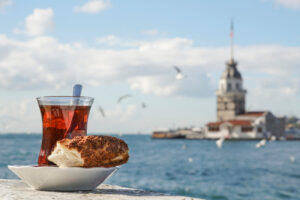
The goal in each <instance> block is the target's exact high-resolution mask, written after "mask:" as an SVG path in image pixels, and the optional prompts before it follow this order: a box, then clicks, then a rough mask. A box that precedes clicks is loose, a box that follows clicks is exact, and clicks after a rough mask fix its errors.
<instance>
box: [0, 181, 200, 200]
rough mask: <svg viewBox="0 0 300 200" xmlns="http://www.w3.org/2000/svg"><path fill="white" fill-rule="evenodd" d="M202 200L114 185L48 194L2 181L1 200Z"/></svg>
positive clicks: (12, 182) (0, 186) (16, 182)
mask: <svg viewBox="0 0 300 200" xmlns="http://www.w3.org/2000/svg"><path fill="white" fill-rule="evenodd" d="M41 199H43V200H142V199H145V200H151V199H152V200H154V199H155V200H156V199H157V200H200V199H196V198H191V197H180V196H168V195H164V194H160V193H155V192H148V191H143V190H137V189H132V188H125V187H120V186H114V185H106V184H102V185H100V186H99V187H98V188H97V189H96V190H93V191H88V192H47V191H37V190H33V189H31V188H30V187H28V186H27V185H26V184H25V183H24V182H22V181H20V180H6V179H0V200H41Z"/></svg>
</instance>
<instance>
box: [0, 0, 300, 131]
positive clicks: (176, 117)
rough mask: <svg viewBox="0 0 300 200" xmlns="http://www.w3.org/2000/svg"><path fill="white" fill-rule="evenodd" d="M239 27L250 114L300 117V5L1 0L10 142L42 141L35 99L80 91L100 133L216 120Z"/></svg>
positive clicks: (1, 110) (2, 98)
mask: <svg viewBox="0 0 300 200" xmlns="http://www.w3.org/2000/svg"><path fill="white" fill-rule="evenodd" d="M231 20H233V21H234V58H235V59H236V61H237V62H238V69H239V71H240V72H241V73H242V76H243V81H244V87H245V89H246V90H247V100H246V108H247V110H253V111H257V110H269V111H272V112H273V113H274V114H275V115H277V116H291V115H296V116H300V109H299V108H300V107H299V105H298V104H299V102H300V101H299V100H300V77H299V74H300V0H243V1H239V0H227V1H217V0H210V1H204V0H201V1H199V0H189V1H183V0H176V1H174V0H164V1H160V0H151V1H138V0H127V1H120V0H119V1H117V0H72V1H71V0H65V1H60V0H51V1H50V0H30V1H21V0H0V24H1V28H0V133H41V131H42V123H41V116H40V111H39V107H38V104H37V102H36V97H38V96H46V95H71V94H72V86H73V85H74V84H76V83H80V84H82V85H83V94H82V95H85V96H91V97H94V98H95V101H94V104H93V106H92V109H91V113H90V116H89V124H88V132H89V134H93V133H151V132H152V131H153V130H156V129H167V128H178V127H190V126H195V127H201V126H203V125H205V124H206V123H207V122H209V121H214V120H216V97H215V92H216V90H217V88H218V81H219V79H220V76H221V74H222V72H223V71H224V70H225V62H226V61H227V60H228V59H229V58H230V47H229V44H230V37H229V32H230V21H231ZM174 65H176V66H179V67H180V68H181V70H182V72H183V74H184V75H185V76H186V77H185V78H184V79H182V80H176V79H175V75H176V72H175V70H174V68H173V66H174ZM125 94H131V95H132V97H130V98H127V99H124V100H123V101H122V102H121V103H119V104H118V103H117V99H118V98H119V96H122V95H125ZM142 103H144V104H146V108H143V107H142ZM99 106H101V107H102V108H103V109H104V111H105V114H106V116H105V118H104V117H102V115H101V114H100V112H99Z"/></svg>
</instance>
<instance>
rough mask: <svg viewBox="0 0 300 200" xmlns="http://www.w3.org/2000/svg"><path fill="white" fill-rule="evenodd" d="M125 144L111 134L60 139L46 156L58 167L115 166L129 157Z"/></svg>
mask: <svg viewBox="0 0 300 200" xmlns="http://www.w3.org/2000/svg"><path fill="white" fill-rule="evenodd" d="M128 152H129V150H128V146H127V144H126V143H125V142H124V141H123V140H121V139H118V138H115V137H111V136H76V137H74V138H73V139H62V140H60V141H58V142H57V143H56V147H55V148H54V150H53V151H52V153H51V155H50V156H48V160H49V161H51V162H53V163H55V164H56V165H57V166H59V167H115V166H118V165H122V164H124V163H126V162H127V161H128V159H129V155H128Z"/></svg>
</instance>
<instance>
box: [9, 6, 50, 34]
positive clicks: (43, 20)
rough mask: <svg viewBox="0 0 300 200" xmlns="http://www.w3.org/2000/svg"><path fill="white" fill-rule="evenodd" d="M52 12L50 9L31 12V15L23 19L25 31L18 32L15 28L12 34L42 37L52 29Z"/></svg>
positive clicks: (37, 9)
mask: <svg viewBox="0 0 300 200" xmlns="http://www.w3.org/2000/svg"><path fill="white" fill-rule="evenodd" d="M53 16H54V13H53V10H52V9H51V8H47V9H39V8H36V9H34V10H33V13H32V14H30V15H28V16H27V17H26V19H25V24H24V25H25V29H24V30H20V29H19V28H16V29H15V30H14V33H16V34H26V35H28V36H38V35H43V34H45V33H46V32H48V31H51V30H52V29H53V26H54V24H53Z"/></svg>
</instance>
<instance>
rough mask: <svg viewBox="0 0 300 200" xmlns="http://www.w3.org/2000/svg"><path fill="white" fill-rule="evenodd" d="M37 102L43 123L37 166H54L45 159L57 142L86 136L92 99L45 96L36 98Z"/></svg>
mask: <svg viewBox="0 0 300 200" xmlns="http://www.w3.org/2000/svg"><path fill="white" fill-rule="evenodd" d="M37 101H38V104H39V107H40V111H41V115H42V122H43V138H42V145H41V150H40V153H39V158H38V165H39V166H43V165H54V163H52V162H50V161H48V159H47V158H48V156H49V155H50V154H51V152H52V150H53V149H54V147H55V145H56V142H57V141H58V140H61V139H64V138H73V137H75V136H85V135H86V133H87V122H88V116H89V112H90V109H91V106H92V104H93V101H94V99H93V98H91V97H84V96H80V97H75V96H45V97H38V98H37Z"/></svg>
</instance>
